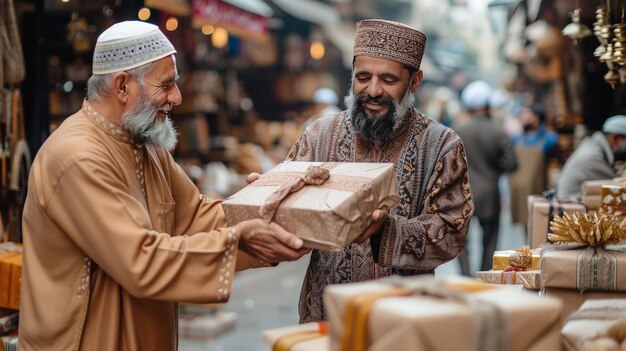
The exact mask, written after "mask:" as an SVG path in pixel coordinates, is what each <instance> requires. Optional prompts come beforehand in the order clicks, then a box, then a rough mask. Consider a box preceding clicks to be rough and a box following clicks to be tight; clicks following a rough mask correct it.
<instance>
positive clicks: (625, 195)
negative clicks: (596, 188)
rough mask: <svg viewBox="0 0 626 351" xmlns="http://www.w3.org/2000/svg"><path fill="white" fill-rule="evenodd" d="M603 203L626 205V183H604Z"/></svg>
mask: <svg viewBox="0 0 626 351" xmlns="http://www.w3.org/2000/svg"><path fill="white" fill-rule="evenodd" d="M602 205H609V206H626V184H624V185H603V186H602Z"/></svg>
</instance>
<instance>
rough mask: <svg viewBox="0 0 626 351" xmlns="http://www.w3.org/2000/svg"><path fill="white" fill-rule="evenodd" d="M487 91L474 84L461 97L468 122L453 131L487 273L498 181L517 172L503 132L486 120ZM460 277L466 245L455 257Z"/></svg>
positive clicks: (467, 268)
mask: <svg viewBox="0 0 626 351" xmlns="http://www.w3.org/2000/svg"><path fill="white" fill-rule="evenodd" d="M491 94H492V90H491V87H490V86H489V84H487V83H486V82H484V81H480V80H479V81H474V82H472V83H470V84H468V85H467V87H465V89H463V91H462V93H461V104H462V105H463V107H464V108H465V109H466V111H467V113H468V115H469V119H467V120H466V121H464V122H460V123H459V125H458V126H456V127H455V129H456V131H457V133H458V134H459V136H460V137H461V139H462V140H463V143H464V144H465V150H466V152H467V162H468V165H469V178H470V186H471V189H472V196H473V198H474V208H475V210H474V217H475V218H477V219H478V222H479V224H480V226H481V227H482V231H483V254H482V263H481V270H483V271H487V270H490V269H491V265H492V258H493V253H494V251H495V249H496V244H497V241H498V229H499V225H500V191H499V190H498V178H499V177H500V175H501V174H503V173H507V172H512V171H514V170H515V169H516V168H517V160H516V157H515V152H514V151H513V147H512V145H511V142H510V139H509V137H508V136H507V135H506V133H505V132H504V130H503V129H502V128H501V127H500V126H499V125H498V124H496V123H494V122H493V121H492V120H491V118H490V113H489V98H490V96H491ZM459 263H460V265H461V273H462V274H463V275H467V276H469V275H470V264H469V256H468V247H467V245H466V246H465V248H464V249H463V251H461V254H460V255H459Z"/></svg>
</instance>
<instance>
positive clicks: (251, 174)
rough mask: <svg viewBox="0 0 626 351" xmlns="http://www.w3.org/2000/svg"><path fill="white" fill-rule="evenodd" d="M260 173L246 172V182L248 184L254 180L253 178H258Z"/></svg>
mask: <svg viewBox="0 0 626 351" xmlns="http://www.w3.org/2000/svg"><path fill="white" fill-rule="evenodd" d="M260 176H261V175H260V174H258V173H256V172H252V173H250V174H248V176H247V177H246V183H248V184H250V183H252V182H254V181H255V180H257V179H259V177H260Z"/></svg>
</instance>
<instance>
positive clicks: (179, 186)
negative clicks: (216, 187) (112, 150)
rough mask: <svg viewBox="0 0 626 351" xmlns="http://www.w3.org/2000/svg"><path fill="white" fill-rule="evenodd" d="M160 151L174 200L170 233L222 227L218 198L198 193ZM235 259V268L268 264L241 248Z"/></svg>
mask: <svg viewBox="0 0 626 351" xmlns="http://www.w3.org/2000/svg"><path fill="white" fill-rule="evenodd" d="M160 152H161V153H163V154H164V155H160V158H161V159H162V160H163V161H162V162H163V163H164V164H166V165H167V166H166V168H167V169H168V171H169V176H170V177H169V178H170V183H171V184H172V186H171V188H172V196H173V197H174V202H175V203H176V208H175V217H174V218H175V229H174V234H175V235H194V234H196V233H205V232H209V231H211V230H213V229H215V228H224V227H226V220H225V216H224V211H223V210H222V206H221V203H222V201H221V200H213V199H211V198H209V197H208V196H206V195H203V194H200V191H199V190H198V188H197V187H196V186H195V185H194V184H193V183H192V181H191V179H189V177H188V176H187V174H185V171H183V170H182V168H180V166H179V165H178V164H177V163H176V162H175V161H174V159H173V158H172V157H171V155H170V153H169V152H166V151H165V150H160ZM236 259H237V260H236V268H235V270H236V271H241V270H245V269H249V268H258V267H269V266H270V264H269V263H267V262H261V261H259V260H258V259H256V258H254V257H252V256H250V255H248V254H247V253H245V252H243V251H237V257H236Z"/></svg>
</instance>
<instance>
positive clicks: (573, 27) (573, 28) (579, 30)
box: [561, 9, 593, 44]
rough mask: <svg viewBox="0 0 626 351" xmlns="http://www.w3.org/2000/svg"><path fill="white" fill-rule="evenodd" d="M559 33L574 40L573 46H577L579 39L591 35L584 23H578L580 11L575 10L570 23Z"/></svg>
mask: <svg viewBox="0 0 626 351" xmlns="http://www.w3.org/2000/svg"><path fill="white" fill-rule="evenodd" d="M561 33H563V35H565V36H567V37H569V38H571V39H572V40H574V44H578V41H579V40H580V39H583V38H586V37H588V36H590V35H591V34H593V33H592V32H591V29H589V27H587V26H586V25H585V24H584V23H580V9H576V10H574V12H572V23H570V24H568V25H567V26H565V28H563V30H562V31H561Z"/></svg>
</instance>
